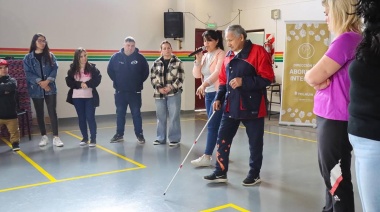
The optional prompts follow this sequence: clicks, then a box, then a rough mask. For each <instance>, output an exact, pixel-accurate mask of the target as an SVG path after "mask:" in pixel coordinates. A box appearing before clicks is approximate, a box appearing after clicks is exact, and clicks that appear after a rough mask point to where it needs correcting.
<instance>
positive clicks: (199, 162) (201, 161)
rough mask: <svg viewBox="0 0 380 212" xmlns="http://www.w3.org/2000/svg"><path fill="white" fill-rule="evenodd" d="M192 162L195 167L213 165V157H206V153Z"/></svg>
mask: <svg viewBox="0 0 380 212" xmlns="http://www.w3.org/2000/svg"><path fill="white" fill-rule="evenodd" d="M191 164H193V165H194V166H195V167H200V166H211V157H210V158H209V157H206V155H202V156H201V157H199V158H198V159H195V160H192V161H191Z"/></svg>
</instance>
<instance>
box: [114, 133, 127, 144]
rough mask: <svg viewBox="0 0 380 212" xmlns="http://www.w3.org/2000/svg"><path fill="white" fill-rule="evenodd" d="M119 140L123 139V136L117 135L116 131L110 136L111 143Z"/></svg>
mask: <svg viewBox="0 0 380 212" xmlns="http://www.w3.org/2000/svg"><path fill="white" fill-rule="evenodd" d="M120 141H124V138H123V136H122V135H119V134H117V133H116V134H115V135H114V136H113V138H111V143H117V142H120Z"/></svg>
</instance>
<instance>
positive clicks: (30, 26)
mask: <svg viewBox="0 0 380 212" xmlns="http://www.w3.org/2000/svg"><path fill="white" fill-rule="evenodd" d="M20 5H22V6H20ZM12 8H14V9H12ZM169 8H172V9H173V10H174V11H180V12H191V13H192V14H194V15H195V16H196V17H197V18H198V19H200V20H201V21H203V22H206V21H209V22H216V23H217V25H218V26H221V25H224V24H227V23H228V22H229V21H230V20H231V19H232V18H234V17H235V16H236V15H237V14H238V9H241V10H242V12H241V15H240V18H236V19H235V20H234V21H233V22H232V23H233V24H238V23H240V24H241V25H242V26H243V27H244V28H245V29H246V30H250V29H258V28H264V29H265V31H266V33H275V32H276V31H277V33H276V34H277V35H276V45H277V46H276V47H277V49H276V51H284V48H285V47H284V44H285V39H284V36H285V21H287V20H324V15H323V9H322V6H321V1H320V0H303V1H302V0H160V1H153V0H138V1H136V0H107V1H105V0H65V1H52V0H33V1H30V0H1V7H0V20H1V21H0V29H1V30H0V47H9V48H28V47H29V45H30V41H31V38H32V36H33V35H34V34H35V33H37V32H42V33H44V34H45V35H46V37H47V39H48V41H49V47H50V48H55V49H56V48H62V49H75V48H77V47H80V46H81V47H84V48H87V49H115V50H116V49H120V48H121V47H122V43H123V39H124V37H125V36H127V35H131V36H133V37H135V39H136V46H137V47H138V48H139V49H140V50H145V51H146V50H157V51H158V49H159V46H158V45H159V43H160V42H161V41H162V40H163V39H164V37H163V34H164V33H163V30H164V23H163V21H164V20H163V13H164V12H166V11H168V9H169ZM272 9H280V10H281V19H280V20H278V21H277V30H276V22H275V21H274V20H272V19H271V18H270V11H271V10H272ZM209 16H210V18H209ZM239 19H240V22H239ZM184 25H185V28H184V34H185V35H184V38H183V39H182V41H183V42H182V49H181V50H182V51H191V50H193V49H194V40H195V39H194V34H195V33H194V31H195V30H194V29H195V28H204V24H202V23H200V22H199V21H198V20H196V18H195V17H194V16H193V15H191V14H190V13H184ZM225 28H226V27H225V26H224V27H220V28H218V29H220V30H224V29H225ZM168 40H169V41H171V43H172V45H173V49H174V50H175V51H178V50H179V49H178V47H179V45H178V43H177V41H174V40H173V39H168ZM69 64H70V62H59V66H60V68H59V73H58V77H57V78H58V80H57V84H58V88H59V95H58V106H57V109H58V116H59V117H60V118H64V117H75V116H76V114H75V110H74V108H73V107H72V106H70V105H69V104H68V103H66V102H65V99H66V94H67V91H68V88H67V86H66V85H65V82H64V77H65V75H66V71H67V70H68V67H69ZM96 64H97V66H98V68H99V69H100V70H101V72H102V74H103V81H102V83H101V85H100V86H99V88H98V90H99V93H100V98H101V106H100V107H99V108H98V109H97V115H103V114H114V113H115V106H114V103H113V102H114V100H113V92H114V91H113V88H112V83H111V81H110V79H109V77H108V75H107V73H106V67H107V64H108V63H107V62H96ZM150 64H151V63H150ZM278 65H279V66H278V68H276V69H275V72H276V78H277V80H278V81H281V79H282V71H283V63H278ZM191 70H192V63H191V62H185V71H186V79H185V83H184V93H183V98H182V109H183V110H193V109H194V99H195V96H194V89H195V88H194V78H193V77H192V74H191ZM152 93H153V91H152V88H151V85H150V82H149V80H147V81H146V82H145V84H144V90H143V107H142V111H154V110H155V107H154V100H153V98H152Z"/></svg>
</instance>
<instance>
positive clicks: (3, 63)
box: [0, 59, 8, 66]
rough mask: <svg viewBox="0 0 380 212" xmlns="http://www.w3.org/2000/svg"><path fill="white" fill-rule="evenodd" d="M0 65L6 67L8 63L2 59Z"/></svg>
mask: <svg viewBox="0 0 380 212" xmlns="http://www.w3.org/2000/svg"><path fill="white" fill-rule="evenodd" d="M0 65H5V66H8V62H7V61H6V60H4V59H0Z"/></svg>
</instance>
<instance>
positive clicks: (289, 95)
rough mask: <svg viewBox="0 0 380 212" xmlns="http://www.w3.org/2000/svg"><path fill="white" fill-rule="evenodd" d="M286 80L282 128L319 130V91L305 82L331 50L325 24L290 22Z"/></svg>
mask: <svg viewBox="0 0 380 212" xmlns="http://www.w3.org/2000/svg"><path fill="white" fill-rule="evenodd" d="M285 23H286V42H285V61H284V72H283V75H282V76H283V77H282V101H281V109H280V121H279V124H281V125H288V126H289V125H296V126H311V127H316V117H315V114H314V113H313V106H314V94H315V90H314V88H313V87H311V86H309V85H308V84H307V83H306V82H305V81H304V76H305V73H306V72H307V71H308V70H310V69H311V68H312V67H313V66H314V65H315V64H316V63H317V62H318V61H319V59H320V58H322V56H323V55H324V54H325V52H326V51H327V49H328V46H329V44H330V32H329V30H328V26H327V24H326V22H325V21H292V22H291V21H288V22H285Z"/></svg>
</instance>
